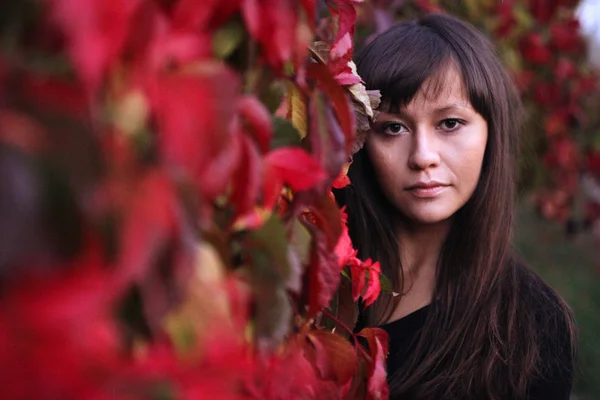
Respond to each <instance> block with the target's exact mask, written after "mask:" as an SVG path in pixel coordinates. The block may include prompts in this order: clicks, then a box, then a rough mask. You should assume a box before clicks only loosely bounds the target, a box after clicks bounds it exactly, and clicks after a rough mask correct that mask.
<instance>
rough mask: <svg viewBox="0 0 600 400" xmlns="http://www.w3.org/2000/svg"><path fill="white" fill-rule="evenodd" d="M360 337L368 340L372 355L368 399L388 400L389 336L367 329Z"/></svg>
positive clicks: (375, 329) (378, 330)
mask: <svg viewBox="0 0 600 400" xmlns="http://www.w3.org/2000/svg"><path fill="white" fill-rule="evenodd" d="M358 335H359V336H362V337H364V338H366V339H367V341H368V343H369V352H370V353H371V362H370V366H369V385H368V391H369V394H368V396H367V399H381V400H384V399H387V398H388V397H389V390H388V386H387V381H386V358H387V352H388V335H387V333H386V332H385V331H384V330H383V329H379V328H365V329H363V330H362V331H360V333H359V334H358Z"/></svg>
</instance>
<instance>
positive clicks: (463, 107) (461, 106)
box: [433, 103, 472, 112]
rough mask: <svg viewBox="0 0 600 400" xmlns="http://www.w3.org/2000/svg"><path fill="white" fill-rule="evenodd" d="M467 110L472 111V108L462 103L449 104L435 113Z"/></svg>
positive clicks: (437, 109)
mask: <svg viewBox="0 0 600 400" xmlns="http://www.w3.org/2000/svg"><path fill="white" fill-rule="evenodd" d="M457 108H458V109H467V110H470V109H471V108H472V107H470V106H469V105H467V104H461V103H452V104H448V105H445V106H444V107H440V108H436V109H434V110H433V111H435V112H445V111H451V110H453V109H457Z"/></svg>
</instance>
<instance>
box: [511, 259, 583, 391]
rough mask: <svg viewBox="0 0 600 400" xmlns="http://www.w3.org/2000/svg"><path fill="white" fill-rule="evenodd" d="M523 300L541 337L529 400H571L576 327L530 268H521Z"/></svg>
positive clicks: (558, 299) (561, 302) (555, 295)
mask: <svg viewBox="0 0 600 400" xmlns="http://www.w3.org/2000/svg"><path fill="white" fill-rule="evenodd" d="M518 268H519V271H518V276H520V285H519V286H520V289H521V290H520V296H521V301H522V303H523V305H524V306H525V307H527V308H528V314H529V317H530V318H531V323H532V325H531V328H532V330H533V331H534V332H532V334H533V335H534V336H535V337H537V340H536V342H537V343H538V346H537V357H536V358H537V360H536V366H535V369H536V374H535V377H534V379H533V380H532V383H531V385H530V397H529V399H532V400H533V399H563V398H564V399H568V395H569V393H570V391H571V384H572V381H573V372H574V359H575V354H576V350H577V348H576V342H577V341H576V336H577V332H576V325H575V320H574V317H573V314H572V312H571V310H570V309H569V307H568V305H567V304H566V303H565V301H564V300H563V299H562V298H561V297H560V295H559V294H558V293H557V292H556V291H555V290H554V289H553V288H552V287H550V286H549V285H548V284H546V283H545V282H544V281H543V280H542V279H541V278H540V277H539V276H538V275H537V274H536V273H534V272H533V271H531V270H530V269H529V268H528V267H527V266H525V265H523V264H520V265H519V266H518Z"/></svg>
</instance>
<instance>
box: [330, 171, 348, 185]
mask: <svg viewBox="0 0 600 400" xmlns="http://www.w3.org/2000/svg"><path fill="white" fill-rule="evenodd" d="M349 184H350V178H349V177H348V175H347V173H346V171H341V172H340V175H339V176H338V177H337V178H335V181H333V184H332V186H333V187H334V188H336V189H342V188H345V187H346V186H348V185H349Z"/></svg>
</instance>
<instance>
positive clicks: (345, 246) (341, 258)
mask: <svg viewBox="0 0 600 400" xmlns="http://www.w3.org/2000/svg"><path fill="white" fill-rule="evenodd" d="M347 218H348V217H347V215H346V213H345V212H344V211H343V210H342V222H343V227H342V234H341V235H340V238H339V240H338V242H337V244H336V246H335V254H336V256H337V259H338V265H339V266H340V270H341V269H343V268H344V267H345V266H346V265H348V263H349V262H350V260H352V259H354V258H355V257H356V254H357V251H356V250H354V247H353V245H352V240H351V239H350V235H349V234H348V226H347V225H346V220H347Z"/></svg>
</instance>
